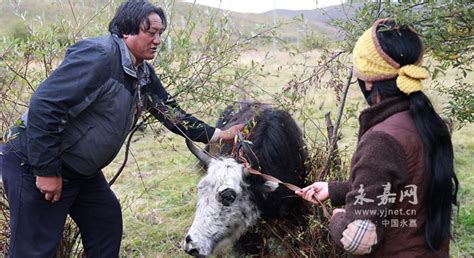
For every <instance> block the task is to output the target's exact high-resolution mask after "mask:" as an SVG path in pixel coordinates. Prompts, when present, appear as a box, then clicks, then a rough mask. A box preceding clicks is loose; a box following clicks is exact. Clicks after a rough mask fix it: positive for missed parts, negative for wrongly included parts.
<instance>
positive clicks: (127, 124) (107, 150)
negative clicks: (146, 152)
mask: <svg viewBox="0 0 474 258" xmlns="http://www.w3.org/2000/svg"><path fill="white" fill-rule="evenodd" d="M145 64H146V65H145V67H144V69H143V71H142V70H140V71H139V72H137V71H135V68H134V67H133V65H132V61H131V59H130V54H129V51H128V49H127V47H126V45H125V42H124V41H123V39H120V38H118V37H117V36H115V35H113V36H104V37H98V38H92V39H85V40H82V41H79V42H78V43H76V44H75V45H73V46H71V47H70V48H69V49H68V51H67V52H66V55H65V58H64V61H63V62H62V63H61V65H60V66H59V67H58V68H57V69H56V70H55V71H54V72H53V73H52V74H51V76H49V77H48V78H47V79H46V80H45V81H44V82H43V83H42V84H41V85H40V86H39V87H38V89H37V90H36V92H35V93H34V94H33V96H32V97H31V100H30V106H29V110H28V112H27V113H26V114H24V115H23V120H24V125H25V126H24V127H23V126H19V127H17V128H14V130H12V131H13V132H14V135H13V137H11V138H12V140H10V141H9V142H10V143H11V145H12V146H13V147H14V149H15V150H16V151H17V152H18V155H19V156H20V157H21V158H22V159H23V160H24V162H25V163H26V164H27V165H28V167H29V169H30V170H31V171H32V173H33V174H35V175H38V176H54V175H57V176H63V177H65V178H68V177H71V178H74V177H86V176H91V175H94V174H96V173H97V172H99V171H100V170H101V169H102V168H104V167H105V166H107V165H108V164H109V163H110V162H111V161H112V160H113V159H114V158H115V156H116V155H117V153H118V152H119V150H120V148H121V146H122V144H123V143H124V141H125V139H126V137H127V135H128V134H129V132H130V130H131V129H132V128H133V127H134V125H135V123H136V122H137V117H138V115H137V113H140V112H137V110H141V109H143V110H148V111H149V112H151V113H152V114H153V115H154V116H155V117H156V118H157V119H158V120H159V121H160V122H162V123H163V124H164V125H165V126H166V127H167V128H168V129H170V130H171V131H172V132H174V133H177V134H180V135H183V134H184V135H186V136H188V137H190V138H191V139H192V140H194V141H200V142H204V143H207V142H208V141H209V139H210V138H211V137H212V135H213V134H214V131H215V128H213V127H211V126H208V125H207V124H205V123H204V122H202V121H200V120H198V119H197V118H195V117H193V116H191V115H189V114H187V113H186V112H184V111H183V110H181V109H180V108H179V106H178V105H177V104H176V102H175V101H174V100H173V98H172V97H170V95H169V94H168V93H167V92H166V90H165V88H164V87H163V86H162V84H161V82H160V80H159V79H158V77H157V76H156V74H155V72H154V70H153V68H152V67H151V65H149V64H148V63H145ZM137 77H138V78H139V79H138V78H137ZM140 103H141V105H140Z"/></svg>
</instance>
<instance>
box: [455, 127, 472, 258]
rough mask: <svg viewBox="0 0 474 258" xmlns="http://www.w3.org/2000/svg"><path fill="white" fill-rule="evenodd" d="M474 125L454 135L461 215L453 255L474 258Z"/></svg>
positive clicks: (458, 219) (456, 218) (456, 229)
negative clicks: (473, 257)
mask: <svg viewBox="0 0 474 258" xmlns="http://www.w3.org/2000/svg"><path fill="white" fill-rule="evenodd" d="M473 138H474V125H472V124H471V125H468V126H466V127H464V128H462V129H461V130H460V131H456V132H455V133H454V134H453V143H454V153H455V169H456V174H457V176H458V179H459V181H460V182H459V183H460V190H459V194H458V201H459V204H460V206H459V213H458V214H459V215H458V216H456V217H455V219H454V241H453V243H452V244H451V254H452V255H453V256H456V257H460V256H471V257H472V256H474V188H473V187H472V186H473V185H474V174H473V171H474V166H473V161H474V159H473V158H474V140H473Z"/></svg>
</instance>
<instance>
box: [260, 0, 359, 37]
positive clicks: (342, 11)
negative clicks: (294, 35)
mask: <svg viewBox="0 0 474 258" xmlns="http://www.w3.org/2000/svg"><path fill="white" fill-rule="evenodd" d="M361 5H362V4H360V3H357V4H352V5H349V4H344V5H333V6H328V7H324V8H318V9H314V10H296V11H293V10H282V9H277V10H275V12H276V15H277V16H278V17H287V18H292V17H297V16H301V15H303V16H304V18H305V20H307V21H308V22H311V23H313V24H314V25H315V26H316V27H317V28H318V29H319V30H320V31H322V32H323V33H324V34H325V35H327V36H329V37H331V38H334V37H337V33H338V31H337V29H336V28H334V27H333V26H331V25H329V24H328V22H329V21H331V20H332V19H338V20H347V18H348V17H353V16H354V13H355V10H356V9H357V8H359V7H360V6H361ZM262 15H265V16H273V10H272V11H268V12H264V13H262Z"/></svg>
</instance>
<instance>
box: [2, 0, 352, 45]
mask: <svg viewBox="0 0 474 258" xmlns="http://www.w3.org/2000/svg"><path fill="white" fill-rule="evenodd" d="M12 2H15V1H12ZM106 2H108V1H107V0H98V1H94V0H81V1H78V2H76V1H72V3H73V4H74V5H77V6H81V8H83V9H82V10H83V11H84V12H85V13H86V16H87V12H89V14H90V13H93V12H92V11H93V10H98V9H99V8H100V7H102V6H104V4H105V3H106ZM192 7H193V8H194V11H193V12H194V13H196V14H205V13H213V12H215V11H216V9H215V8H212V7H207V6H201V5H197V4H196V5H193V4H192V3H184V2H181V1H176V2H175V6H174V9H173V13H174V14H173V17H172V22H175V23H176V22H178V23H183V18H182V17H185V16H186V15H187V14H188V12H189V9H190V8H192ZM15 9H17V10H20V11H26V14H27V16H26V19H27V20H31V19H38V17H40V16H41V17H44V22H46V23H48V22H51V21H54V19H55V17H56V16H57V14H58V13H63V14H64V15H65V16H66V17H71V19H72V13H71V11H70V8H69V6H68V2H67V1H53V0H22V1H21V2H20V5H19V6H16V7H15V6H12V5H11V2H10V1H0V13H1V14H2V15H0V22H1V24H3V25H4V26H1V27H0V36H6V35H12V34H14V33H15V32H17V31H18V28H21V27H22V26H24V25H22V24H23V23H24V22H23V21H22V20H21V19H20V18H19V17H17V16H16V15H15ZM65 12H66V13H65ZM344 13H345V12H344V10H343V9H342V7H341V6H331V7H326V8H323V9H316V10H302V11H290V10H276V15H277V19H278V20H279V21H283V22H288V23H290V24H289V25H286V27H284V28H280V30H279V32H280V34H281V35H282V36H283V37H284V38H287V39H291V38H298V37H299V34H301V33H302V32H301V31H302V30H306V31H307V30H308V28H309V29H311V30H312V31H313V32H316V33H320V34H324V35H326V36H328V37H330V38H334V36H335V35H337V29H335V28H334V27H332V26H330V25H328V24H327V22H328V21H329V20H330V17H333V18H344V17H345V15H344ZM301 14H303V15H304V18H305V19H306V20H307V24H306V25H305V26H306V27H305V28H302V25H301V24H295V23H291V19H292V18H294V17H297V16H301ZM351 14H352V13H351V12H349V15H351ZM76 15H77V14H76ZM218 15H219V16H220V17H222V16H224V15H225V16H228V17H229V18H230V19H231V20H232V23H233V29H234V30H235V31H236V32H251V31H254V30H256V28H258V27H261V26H262V25H263V24H267V25H271V24H273V11H269V12H265V13H261V14H247V13H245V14H244V13H237V12H231V11H224V10H219V11H218ZM201 24H203V22H202V21H199V23H198V26H197V28H198V30H199V29H201V28H200V27H202V26H201ZM203 25H205V24H203ZM201 30H203V29H201ZM105 31H106V30H104V32H105Z"/></svg>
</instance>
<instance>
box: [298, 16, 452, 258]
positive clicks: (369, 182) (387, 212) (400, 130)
mask: <svg viewBox="0 0 474 258" xmlns="http://www.w3.org/2000/svg"><path fill="white" fill-rule="evenodd" d="M422 57H423V46H422V42H421V39H420V37H419V36H418V34H417V33H416V32H415V31H414V30H413V29H412V28H411V27H409V26H405V25H399V24H397V23H396V22H395V21H394V20H392V19H383V20H378V21H377V22H375V23H374V25H373V26H372V27H371V28H370V29H368V30H367V31H366V32H365V33H364V34H363V35H362V36H361V37H360V38H359V40H358V41H357V43H356V45H355V47H354V51H353V58H354V74H355V76H356V77H357V78H358V81H359V86H360V88H361V90H362V93H363V94H364V96H365V98H366V99H367V102H368V103H369V105H370V107H369V108H367V109H365V110H364V111H362V113H361V115H360V117H359V123H360V128H359V136H358V144H357V148H356V151H355V153H354V156H353V158H352V162H351V174H350V178H349V180H348V181H347V182H315V183H313V184H312V185H310V186H308V187H306V188H304V189H303V190H302V191H300V192H296V193H297V194H298V195H300V196H302V197H303V198H304V199H306V200H307V201H309V202H312V203H315V204H317V203H318V202H317V201H316V200H315V198H318V199H319V200H321V201H324V200H326V199H328V198H329V199H330V200H331V203H332V204H333V206H337V205H344V209H334V211H333V215H332V217H331V220H330V226H329V230H330V234H331V236H332V237H333V239H334V240H335V242H336V243H337V244H338V245H339V246H341V247H342V248H344V250H346V251H347V252H348V253H350V254H352V255H368V256H372V257H448V256H449V241H450V238H451V232H450V225H451V214H452V205H453V204H456V195H457V190H458V180H457V178H456V175H455V173H454V169H453V148H452V144H451V138H450V134H449V131H448V128H447V126H446V125H445V124H444V122H443V120H442V119H441V118H440V117H439V115H438V114H437V113H436V112H435V110H434V109H433V106H432V105H431V102H430V100H429V99H428V98H427V97H426V95H425V94H423V92H422V84H421V80H423V79H426V78H427V77H428V74H427V72H426V70H425V69H424V68H423V67H422V66H421V63H422Z"/></svg>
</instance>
